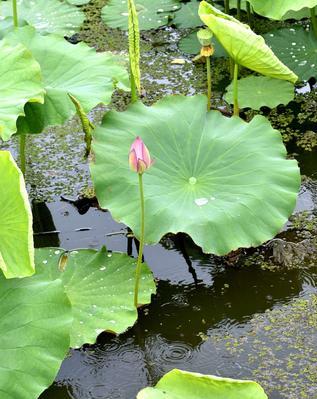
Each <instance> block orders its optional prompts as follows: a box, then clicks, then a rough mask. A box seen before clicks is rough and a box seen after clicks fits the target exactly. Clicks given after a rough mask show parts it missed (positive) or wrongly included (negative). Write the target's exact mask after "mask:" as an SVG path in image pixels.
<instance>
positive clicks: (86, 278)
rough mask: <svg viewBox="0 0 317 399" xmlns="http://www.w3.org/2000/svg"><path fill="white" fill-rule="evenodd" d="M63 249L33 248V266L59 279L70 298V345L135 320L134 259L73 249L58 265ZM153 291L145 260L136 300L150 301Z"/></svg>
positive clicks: (90, 340)
mask: <svg viewBox="0 0 317 399" xmlns="http://www.w3.org/2000/svg"><path fill="white" fill-rule="evenodd" d="M63 252H65V251H64V250H62V249H60V248H45V249H39V250H37V251H36V269H37V271H38V273H40V274H41V276H42V274H43V275H45V276H46V277H47V278H48V279H52V280H55V279H61V280H62V282H63V285H64V289H65V292H66V294H67V296H68V298H69V300H70V302H71V305H72V309H73V316H74V321H73V325H72V329H71V346H72V347H78V346H81V345H83V344H85V343H94V342H95V341H96V337H97V335H98V334H100V333H101V332H102V331H105V330H108V331H112V332H115V333H118V334H119V333H122V332H124V331H125V330H126V329H127V328H128V327H131V326H132V325H133V324H134V323H135V321H136V320H137V317H138V314H137V310H136V309H135V307H134V302H133V300H134V277H135V265H136V261H135V259H133V258H131V257H129V256H128V255H125V254H120V253H110V252H109V253H108V252H107V250H106V249H103V250H101V251H100V252H98V251H95V250H89V249H80V250H78V251H72V252H70V254H69V255H68V259H67V260H66V259H65V261H66V263H65V265H64V271H60V270H59V269H58V264H59V259H60V257H61V255H62V254H63ZM153 293H155V284H154V281H153V276H152V273H151V271H150V269H149V268H148V266H147V265H146V264H143V265H142V276H141V280H140V291H139V303H142V304H146V303H149V302H151V294H153Z"/></svg>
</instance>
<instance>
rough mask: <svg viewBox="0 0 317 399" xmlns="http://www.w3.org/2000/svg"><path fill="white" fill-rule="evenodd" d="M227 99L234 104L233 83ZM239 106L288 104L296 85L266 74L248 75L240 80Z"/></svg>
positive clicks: (256, 106)
mask: <svg viewBox="0 0 317 399" xmlns="http://www.w3.org/2000/svg"><path fill="white" fill-rule="evenodd" d="M226 91H227V93H226V95H225V97H224V98H225V100H226V101H227V102H228V103H229V104H233V83H231V84H230V85H229V86H228V87H227V89H226ZM238 93H239V94H238V95H239V106H240V107H241V108H247V107H249V108H252V109H256V110H258V109H260V108H261V107H263V106H266V107H269V108H275V107H277V106H278V105H279V104H284V105H286V104H288V103H289V102H290V101H292V100H293V98H294V94H295V93H294V85H293V84H292V83H290V82H287V81H285V80H280V79H272V78H268V77H266V76H248V77H247V78H243V79H240V80H238Z"/></svg>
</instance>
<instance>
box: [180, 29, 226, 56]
mask: <svg viewBox="0 0 317 399" xmlns="http://www.w3.org/2000/svg"><path fill="white" fill-rule="evenodd" d="M212 43H213V46H214V49H215V52H214V53H213V55H212V57H213V58H218V57H228V54H227V52H226V51H225V49H224V48H223V47H222V45H221V44H220V43H219V41H218V40H217V39H216V38H215V37H213V38H212ZM178 47H179V49H180V50H181V51H182V52H183V53H187V54H193V55H194V54H199V53H200V49H201V44H200V43H199V40H198V39H197V32H192V33H190V34H189V35H187V36H185V37H183V38H182V39H181V40H180V41H179V44H178Z"/></svg>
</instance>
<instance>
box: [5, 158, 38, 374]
mask: <svg viewBox="0 0 317 399" xmlns="http://www.w3.org/2000/svg"><path fill="white" fill-rule="evenodd" d="M0 187H1V188H0V221H1V223H0V268H1V269H2V271H3V273H4V275H5V276H6V278H14V277H26V276H30V275H32V274H33V273H34V248H33V230H32V213H31V207H30V204H29V200H28V195H27V192H26V188H25V184H24V179H23V175H22V172H21V171H20V169H19V168H18V167H17V165H16V163H15V162H14V159H13V158H12V155H11V153H10V152H9V151H0ZM0 374H1V373H0Z"/></svg>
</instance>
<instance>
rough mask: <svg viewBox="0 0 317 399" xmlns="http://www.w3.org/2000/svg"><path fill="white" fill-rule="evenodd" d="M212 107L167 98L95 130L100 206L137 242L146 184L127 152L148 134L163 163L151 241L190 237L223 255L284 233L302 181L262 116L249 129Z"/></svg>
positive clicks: (153, 172) (152, 180) (148, 195)
mask: <svg viewBox="0 0 317 399" xmlns="http://www.w3.org/2000/svg"><path fill="white" fill-rule="evenodd" d="M206 106H207V99H206V97H205V96H202V95H198V96H193V97H183V96H169V97H166V98H164V99H162V100H160V101H158V102H157V103H156V104H154V105H153V106H152V107H146V106H145V105H143V104H142V103H140V102H139V103H136V104H134V105H131V106H130V107H129V108H128V110H127V111H125V112H124V113H121V112H114V111H111V112H109V113H108V114H107V115H106V116H105V118H104V120H103V123H102V125H101V127H99V128H97V130H96V131H95V140H94V146H93V149H94V153H95V163H92V165H91V172H92V177H93V181H94V185H95V189H96V194H97V197H98V201H99V204H100V206H101V207H103V208H105V209H109V210H110V211H111V213H112V216H113V217H114V219H115V220H118V221H122V222H123V223H125V224H127V225H128V226H130V227H131V228H132V229H133V231H134V232H135V234H136V235H137V236H139V234H140V225H139V218H140V214H139V191H138V177H137V175H136V174H135V173H133V172H131V171H130V170H129V167H128V164H127V156H128V155H127V154H128V152H129V147H130V145H131V143H132V142H133V140H134V139H135V137H136V136H140V137H141V138H142V139H143V141H144V142H145V144H146V145H147V147H148V148H149V150H150V153H151V155H152V156H153V158H154V160H155V163H154V165H153V166H152V167H151V168H150V170H149V171H147V172H146V173H145V174H144V192H145V220H146V228H145V230H146V231H145V236H146V242H147V243H156V242H158V241H159V240H160V238H161V237H162V236H163V235H164V234H166V233H168V232H171V233H177V232H185V233H187V234H189V235H190V236H191V237H192V238H193V240H194V241H195V242H196V244H198V245H200V246H201V247H202V248H203V250H204V252H208V253H209V252H210V253H214V254H218V255H224V254H226V253H228V252H230V251H231V250H234V249H237V248H239V247H250V246H256V245H259V244H261V243H263V242H264V241H266V240H268V239H270V238H272V237H273V236H274V235H275V234H276V233H277V232H278V231H279V230H280V229H281V227H282V226H283V225H284V223H285V222H286V220H287V218H288V216H289V215H290V214H291V212H292V210H293V208H294V206H295V202H296V197H297V192H298V189H299V185H300V174H299V169H298V166H297V162H296V161H293V160H286V159H285V157H286V150H285V147H284V145H283V143H282V139H281V136H280V134H279V133H278V132H277V131H276V130H273V129H272V127H271V125H270V124H269V122H268V121H267V120H266V119H265V118H264V117H262V116H257V117H255V118H254V119H252V121H251V122H250V123H249V124H248V123H246V122H244V121H242V120H241V119H240V118H237V117H234V118H226V117H224V116H223V115H222V114H221V113H220V112H218V111H211V112H208V113H206V110H205V109H206Z"/></svg>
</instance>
